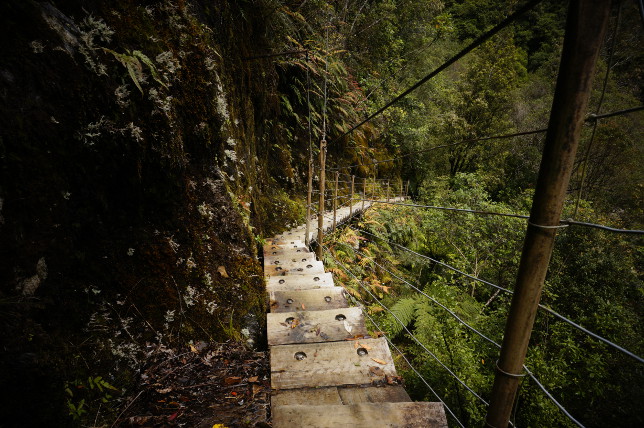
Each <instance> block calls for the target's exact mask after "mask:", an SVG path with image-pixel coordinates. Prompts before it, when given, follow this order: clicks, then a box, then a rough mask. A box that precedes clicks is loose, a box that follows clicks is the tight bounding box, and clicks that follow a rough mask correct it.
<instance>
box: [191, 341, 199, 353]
mask: <svg viewBox="0 0 644 428" xmlns="http://www.w3.org/2000/svg"><path fill="white" fill-rule="evenodd" d="M189 345H190V350H191V351H192V352H194V353H195V354H198V353H199V351H198V350H197V348H195V347H194V345H193V344H192V343H189Z"/></svg>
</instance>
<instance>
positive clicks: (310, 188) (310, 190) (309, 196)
mask: <svg viewBox="0 0 644 428" xmlns="http://www.w3.org/2000/svg"><path fill="white" fill-rule="evenodd" d="M312 194H313V156H312V155H311V156H309V186H308V191H307V193H306V234H305V235H304V244H305V245H306V246H307V247H308V246H309V244H310V243H311V203H312V202H313V201H312Z"/></svg>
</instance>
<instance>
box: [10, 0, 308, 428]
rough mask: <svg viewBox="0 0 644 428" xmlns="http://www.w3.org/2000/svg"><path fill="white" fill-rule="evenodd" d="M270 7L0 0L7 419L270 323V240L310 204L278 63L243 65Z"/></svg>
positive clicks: (257, 44)
mask: <svg viewBox="0 0 644 428" xmlns="http://www.w3.org/2000/svg"><path fill="white" fill-rule="evenodd" d="M270 13H271V10H270V9H269V8H268V6H264V3H263V2H252V1H236V0H230V1H228V0H214V1H207V2H206V1H194V2H191V3H189V4H188V3H186V2H184V1H182V0H177V1H158V2H154V1H146V2H134V1H126V0H122V1H116V2H109V1H99V0H96V1H81V0H75V1H74V0H72V1H52V2H36V1H30V0H27V1H25V0H15V1H9V2H3V4H2V5H1V6H0V17H1V18H0V32H1V33H2V35H1V39H2V43H1V44H0V177H1V178H0V258H1V260H2V261H1V262H0V331H1V333H0V338H1V344H2V352H1V356H0V364H2V366H3V370H2V375H0V383H1V385H2V386H1V387H2V388H3V390H4V391H5V392H6V393H5V394H3V395H4V396H5V398H4V399H3V400H2V404H0V408H1V409H2V412H1V413H2V420H3V421H2V422H0V425H2V426H7V427H9V426H22V427H27V426H59V425H60V426H69V424H70V423H72V422H71V418H72V416H77V417H78V418H79V420H82V418H83V417H86V415H84V414H83V412H82V411H78V405H79V402H80V399H81V397H83V398H84V399H86V402H85V408H88V407H89V406H90V404H91V402H92V400H94V401H97V400H98V401H100V399H102V398H103V397H102V396H96V395H91V394H89V393H88V394H86V395H82V394H81V395H79V394H80V393H78V391H76V394H70V393H69V391H66V386H67V387H69V386H70V385H73V386H75V387H76V389H78V388H80V389H82V388H81V387H82V386H83V382H86V381H79V379H86V378H87V377H88V376H94V377H96V376H102V377H103V378H104V379H107V381H108V383H109V384H111V385H114V386H115V387H117V388H118V389H119V390H120V389H123V388H128V387H129V386H130V385H131V383H132V381H133V380H134V378H135V377H136V375H137V370H138V369H139V367H140V364H141V363H142V361H143V360H144V358H145V355H146V351H148V350H149V349H150V347H154V346H159V345H161V344H164V345H177V344H179V345H181V344H183V345H185V344H187V343H188V342H189V341H190V340H195V341H196V340H198V339H202V340H225V339H228V338H231V337H233V338H235V337H236V338H238V339H240V340H241V339H242V337H241V336H240V333H239V332H240V331H242V330H243V328H244V327H248V326H250V325H252V324H253V322H257V320H259V321H260V322H261V319H262V318H263V317H262V316H261V314H263V312H264V300H263V299H264V297H263V282H262V273H261V267H260V264H259V263H258V261H257V248H258V243H259V242H260V239H259V237H261V236H266V235H270V234H272V233H274V232H276V231H277V230H278V229H280V228H282V227H283V226H284V225H285V223H289V222H292V221H295V220H296V219H297V217H298V216H299V215H301V213H300V212H299V211H298V210H295V209H293V207H292V206H291V203H290V202H289V199H288V197H287V193H288V192H292V191H293V189H294V187H296V186H301V178H302V172H301V171H299V170H298V172H297V174H296V173H294V172H293V171H296V170H297V167H296V166H295V165H298V164H301V165H305V163H304V162H301V159H300V158H301V154H298V153H292V152H291V148H290V147H289V146H288V145H287V143H286V142H285V141H284V138H285V137H283V136H281V135H280V134H279V133H278V132H277V131H275V130H273V129H272V128H271V123H273V121H274V119H275V118H276V117H277V116H278V114H279V98H278V95H277V90H276V88H277V84H278V80H279V79H278V75H277V71H276V69H275V68H274V66H273V62H271V60H270V59H259V60H247V58H249V57H253V56H257V55H261V54H265V53H266V52H267V51H270V48H271V47H270V45H269V41H270V38H271V34H267V30H266V28H265V22H266V19H265V17H266V16H267V15H269V14H270ZM298 156H299V157H298ZM283 171H289V174H284V173H283ZM253 320H255V321H253ZM244 331H245V330H244ZM79 385H80V386H79ZM85 386H87V385H85ZM72 392H74V391H72ZM66 404H67V405H66ZM70 405H71V406H73V407H69V406H70ZM103 406H104V410H102V412H101V418H103V417H105V418H106V419H109V416H110V415H109V406H110V404H109V403H108V404H107V405H105V404H104V405H103ZM106 408H107V409H108V410H105V409H106ZM74 409H76V410H74ZM92 410H93V411H96V408H94V409H92ZM74 413H79V414H77V415H74ZM92 416H93V415H92ZM5 424H6V425H5Z"/></svg>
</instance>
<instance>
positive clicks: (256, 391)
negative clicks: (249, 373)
mask: <svg viewBox="0 0 644 428" xmlns="http://www.w3.org/2000/svg"><path fill="white" fill-rule="evenodd" d="M261 390H262V387H261V386H259V385H253V397H254V396H255V394H257V393H258V392H260V391H261Z"/></svg>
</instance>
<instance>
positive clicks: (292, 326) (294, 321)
mask: <svg viewBox="0 0 644 428" xmlns="http://www.w3.org/2000/svg"><path fill="white" fill-rule="evenodd" d="M299 323H300V320H298V319H294V320H293V321H292V322H291V328H295V327H297V325H298V324H299Z"/></svg>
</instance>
